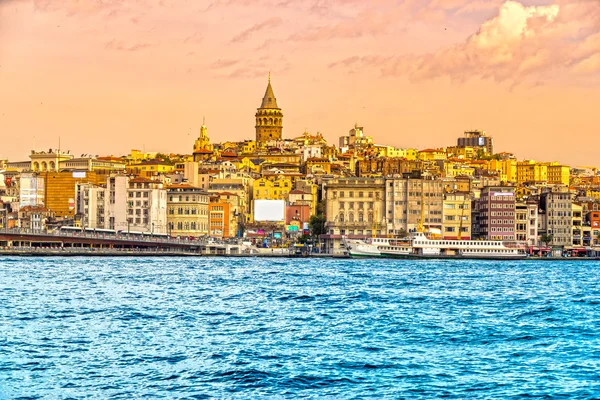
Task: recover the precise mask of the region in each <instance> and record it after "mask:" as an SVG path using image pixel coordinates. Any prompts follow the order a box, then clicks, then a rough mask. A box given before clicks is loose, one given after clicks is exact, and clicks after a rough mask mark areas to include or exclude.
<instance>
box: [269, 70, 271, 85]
mask: <svg viewBox="0 0 600 400" xmlns="http://www.w3.org/2000/svg"><path fill="white" fill-rule="evenodd" d="M269 83H271V71H269Z"/></svg>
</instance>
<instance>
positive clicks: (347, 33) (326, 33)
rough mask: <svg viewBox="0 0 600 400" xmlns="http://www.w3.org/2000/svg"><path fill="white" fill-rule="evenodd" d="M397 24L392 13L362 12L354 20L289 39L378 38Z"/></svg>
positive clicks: (311, 30)
mask: <svg viewBox="0 0 600 400" xmlns="http://www.w3.org/2000/svg"><path fill="white" fill-rule="evenodd" d="M397 22H398V19H397V16H396V15H395V14H394V13H385V14H384V13H371V12H362V13H359V14H357V15H356V16H355V17H354V18H352V19H348V20H344V21H341V22H339V23H337V24H335V25H324V26H320V27H317V28H313V29H310V30H308V31H307V32H301V33H295V34H293V35H291V36H290V37H289V40H293V41H307V42H312V41H319V40H331V39H336V38H344V39H350V38H358V37H362V36H378V35H382V34H385V33H387V32H389V30H390V29H391V27H393V26H394V25H395V24H396V23H397Z"/></svg>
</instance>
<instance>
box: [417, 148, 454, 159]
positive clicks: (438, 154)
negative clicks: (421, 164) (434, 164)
mask: <svg viewBox="0 0 600 400" xmlns="http://www.w3.org/2000/svg"><path fill="white" fill-rule="evenodd" d="M418 158H419V160H423V161H435V160H445V159H447V158H448V157H447V156H446V152H445V151H444V150H439V149H425V150H421V151H420V152H419V156H418Z"/></svg>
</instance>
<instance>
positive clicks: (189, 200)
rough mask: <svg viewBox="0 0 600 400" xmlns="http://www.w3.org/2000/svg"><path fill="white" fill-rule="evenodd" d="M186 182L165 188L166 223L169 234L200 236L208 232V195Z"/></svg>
mask: <svg viewBox="0 0 600 400" xmlns="http://www.w3.org/2000/svg"><path fill="white" fill-rule="evenodd" d="M208 196H209V195H208V193H207V192H205V191H204V190H202V189H201V188H197V187H193V186H190V185H187V184H181V185H171V186H169V187H168V188H167V225H168V233H169V234H170V235H171V236H174V237H175V236H181V237H200V236H206V235H208V233H209V226H208V215H209V207H208V204H209V197H208Z"/></svg>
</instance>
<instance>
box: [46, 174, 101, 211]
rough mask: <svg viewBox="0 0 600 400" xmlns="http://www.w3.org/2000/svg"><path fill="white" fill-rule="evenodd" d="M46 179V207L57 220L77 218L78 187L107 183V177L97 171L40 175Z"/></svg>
mask: <svg viewBox="0 0 600 400" xmlns="http://www.w3.org/2000/svg"><path fill="white" fill-rule="evenodd" d="M40 176H42V177H43V178H44V184H45V190H44V206H45V207H47V208H48V209H50V210H52V211H53V212H54V213H55V215H56V217H57V218H73V217H74V216H75V203H76V202H75V198H76V185H77V184H81V183H91V184H93V185H101V184H104V183H106V175H102V174H98V173H96V172H95V171H60V172H45V173H40Z"/></svg>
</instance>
